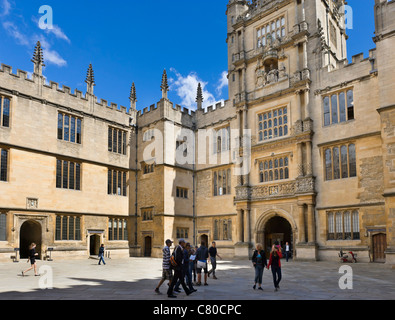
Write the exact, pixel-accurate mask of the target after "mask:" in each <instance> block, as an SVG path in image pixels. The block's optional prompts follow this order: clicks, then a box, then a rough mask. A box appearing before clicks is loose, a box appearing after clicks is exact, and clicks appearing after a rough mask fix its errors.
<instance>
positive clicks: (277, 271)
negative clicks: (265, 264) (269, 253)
mask: <svg viewBox="0 0 395 320" xmlns="http://www.w3.org/2000/svg"><path fill="white" fill-rule="evenodd" d="M272 274H273V284H274V287H275V288H278V286H279V284H280V281H281V278H282V276H281V268H280V267H275V266H272Z"/></svg>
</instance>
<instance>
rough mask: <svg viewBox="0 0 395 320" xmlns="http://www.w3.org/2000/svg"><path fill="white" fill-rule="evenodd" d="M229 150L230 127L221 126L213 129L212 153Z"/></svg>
mask: <svg viewBox="0 0 395 320" xmlns="http://www.w3.org/2000/svg"><path fill="white" fill-rule="evenodd" d="M229 150H230V127H229V126H227V127H223V128H220V129H216V130H214V147H213V151H214V153H221V152H223V151H229Z"/></svg>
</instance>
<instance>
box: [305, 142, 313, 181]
mask: <svg viewBox="0 0 395 320" xmlns="http://www.w3.org/2000/svg"><path fill="white" fill-rule="evenodd" d="M311 145H312V143H311V141H308V142H306V175H307V176H312V175H313V161H312V146H311Z"/></svg>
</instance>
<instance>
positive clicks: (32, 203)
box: [26, 198, 38, 209]
mask: <svg viewBox="0 0 395 320" xmlns="http://www.w3.org/2000/svg"><path fill="white" fill-rule="evenodd" d="M26 209H38V199H36V198H27V199H26Z"/></svg>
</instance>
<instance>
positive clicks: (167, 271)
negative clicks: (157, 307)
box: [155, 239, 173, 294]
mask: <svg viewBox="0 0 395 320" xmlns="http://www.w3.org/2000/svg"><path fill="white" fill-rule="evenodd" d="M172 244H173V241H171V240H170V239H168V240H166V245H165V247H164V248H163V250H162V253H163V262H162V270H163V271H162V279H161V280H160V281H159V284H158V285H157V286H156V288H155V293H157V294H161V292H160V291H159V288H160V286H161V285H162V284H163V282H165V281H166V280H169V286H170V283H171V281H172V280H173V271H172V270H171V265H170V247H171V245H172Z"/></svg>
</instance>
